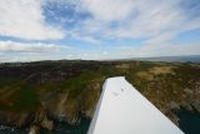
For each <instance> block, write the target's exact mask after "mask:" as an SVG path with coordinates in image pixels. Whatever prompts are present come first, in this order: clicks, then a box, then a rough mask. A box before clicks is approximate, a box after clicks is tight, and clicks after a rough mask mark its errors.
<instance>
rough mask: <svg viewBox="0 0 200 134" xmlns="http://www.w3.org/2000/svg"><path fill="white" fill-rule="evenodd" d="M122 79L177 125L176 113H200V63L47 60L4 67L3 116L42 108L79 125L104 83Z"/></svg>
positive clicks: (0, 73) (0, 82) (0, 74)
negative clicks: (188, 111) (81, 117)
mask: <svg viewBox="0 0 200 134" xmlns="http://www.w3.org/2000/svg"><path fill="white" fill-rule="evenodd" d="M119 75H120V76H121V75H122V76H125V77H126V79H127V80H128V81H129V82H130V83H131V84H133V85H134V86H135V87H136V88H137V89H138V90H139V91H140V92H141V93H142V94H143V95H145V96H146V97H147V98H148V99H149V100H150V101H151V102H152V103H154V104H155V105H156V106H157V107H158V108H159V109H160V110H161V111H162V112H164V113H165V114H166V115H167V116H168V117H169V118H171V119H172V120H173V121H174V122H175V123H177V122H176V121H177V120H176V118H174V117H175V114H174V109H178V108H180V107H182V106H187V107H189V108H190V109H195V111H200V109H199V107H198V106H199V105H200V102H199V101H200V65H199V64H193V63H165V62H144V61H109V62H94V61H45V62H33V63H16V64H15V63H12V64H11V63H10V64H0V96H1V97H0V113H3V114H4V115H5V116H7V118H11V117H9V116H8V115H7V114H6V112H8V111H9V112H12V113H16V114H19V113H22V112H23V113H30V112H32V113H35V116H37V113H38V111H40V110H41V109H43V111H45V114H44V115H45V116H48V118H49V119H60V118H61V117H62V118H64V120H66V121H67V122H68V123H70V124H74V123H78V120H79V118H80V116H85V117H88V118H91V117H92V113H93V111H94V108H95V105H96V102H97V100H98V97H99V95H100V93H101V87H102V84H103V82H104V80H105V79H106V78H108V77H112V76H119ZM194 102H195V103H194ZM0 116H1V114H0ZM27 117H28V116H27ZM0 119H1V118H0ZM14 124H15V123H14ZM24 124H26V122H24ZM26 125H27V124H26Z"/></svg>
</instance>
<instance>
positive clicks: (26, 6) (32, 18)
mask: <svg viewBox="0 0 200 134" xmlns="http://www.w3.org/2000/svg"><path fill="white" fill-rule="evenodd" d="M42 10H43V9H42V0H2V1H0V18H1V21H0V35H1V36H12V37H18V38H22V39H29V40H47V39H60V38H63V37H64V34H63V32H62V30H60V29H58V28H55V27H53V26H49V25H48V24H46V22H45V21H44V18H45V16H43V13H42V12H43V11H42Z"/></svg>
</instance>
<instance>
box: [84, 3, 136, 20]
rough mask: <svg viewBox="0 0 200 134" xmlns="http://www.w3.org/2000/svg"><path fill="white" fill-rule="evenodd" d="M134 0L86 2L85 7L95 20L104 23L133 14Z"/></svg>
mask: <svg viewBox="0 0 200 134" xmlns="http://www.w3.org/2000/svg"><path fill="white" fill-rule="evenodd" d="M133 4H134V2H133V0H126V1H124V0H84V1H83V6H85V7H86V8H87V10H88V11H90V12H91V13H92V14H93V15H94V17H95V19H97V20H104V21H115V20H121V19H124V18H126V17H128V16H129V15H130V14H131V10H132V7H133Z"/></svg>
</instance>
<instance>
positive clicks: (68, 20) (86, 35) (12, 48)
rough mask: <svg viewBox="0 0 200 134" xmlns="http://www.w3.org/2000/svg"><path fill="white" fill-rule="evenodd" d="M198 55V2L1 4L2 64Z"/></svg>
mask: <svg viewBox="0 0 200 134" xmlns="http://www.w3.org/2000/svg"><path fill="white" fill-rule="evenodd" d="M197 54H200V0H15V1H13V0H1V1H0V62H13V61H14V62H16V61H35V60H57V59H91V60H101V59H119V58H132V57H154V56H174V55H197Z"/></svg>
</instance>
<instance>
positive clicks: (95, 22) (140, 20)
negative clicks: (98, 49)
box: [80, 0, 200, 39]
mask: <svg viewBox="0 0 200 134" xmlns="http://www.w3.org/2000/svg"><path fill="white" fill-rule="evenodd" d="M183 1H184V0H175V1H174V0H167V1H166V0H83V5H84V6H83V7H84V8H85V10H87V11H89V12H90V13H91V14H92V15H93V18H92V19H91V20H90V21H87V22H86V23H85V26H83V28H80V29H81V30H82V31H85V33H86V34H90V36H93V35H96V34H97V35H100V36H101V37H103V38H105V39H107V38H112V39H126V38H133V39H134V38H149V39H151V38H156V37H158V36H162V34H164V35H163V36H165V35H166V34H168V35H169V34H171V35H173V36H171V39H172V38H174V37H175V36H176V35H177V34H179V33H181V32H184V31H188V30H193V29H199V28H200V23H199V20H200V17H199V16H196V17H192V18H191V16H192V14H190V13H187V14H186V13H185V11H184V10H185V9H183V8H182V7H181V2H183ZM189 15H191V16H189ZM113 23H116V26H114V27H113V26H112V25H115V24H113Z"/></svg>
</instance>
